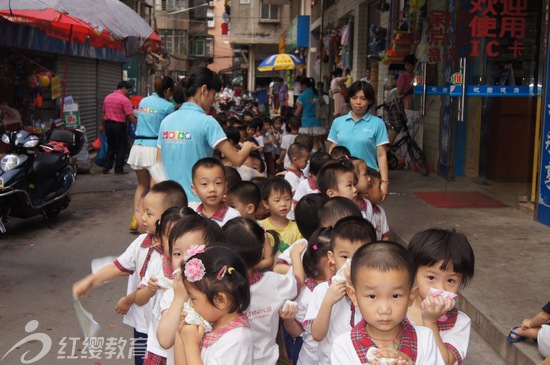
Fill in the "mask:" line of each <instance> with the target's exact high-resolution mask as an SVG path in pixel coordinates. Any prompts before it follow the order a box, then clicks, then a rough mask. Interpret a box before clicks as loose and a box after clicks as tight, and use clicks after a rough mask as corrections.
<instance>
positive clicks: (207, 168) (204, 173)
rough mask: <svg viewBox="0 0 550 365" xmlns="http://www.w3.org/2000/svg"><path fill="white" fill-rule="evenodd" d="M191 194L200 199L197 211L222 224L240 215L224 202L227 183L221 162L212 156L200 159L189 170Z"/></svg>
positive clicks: (221, 225)
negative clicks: (190, 174)
mask: <svg viewBox="0 0 550 365" xmlns="http://www.w3.org/2000/svg"><path fill="white" fill-rule="evenodd" d="M191 173H192V178H193V184H192V185H191V189H192V190H193V194H195V195H197V196H198V197H199V199H200V200H201V204H200V205H199V206H198V207H197V213H199V214H200V215H202V216H203V217H207V218H210V219H212V220H213V221H215V222H216V223H218V224H219V225H220V227H223V225H224V224H225V223H226V222H227V221H229V220H230V219H232V218H235V217H240V214H239V212H238V211H236V210H235V209H233V208H230V207H229V206H228V205H227V204H226V203H225V202H224V200H223V199H224V198H225V193H226V191H227V183H226V180H225V168H224V166H223V164H222V163H221V162H220V161H218V160H216V159H215V158H213V157H206V158H203V159H200V160H198V161H197V163H195V165H194V166H193V169H192V170H191Z"/></svg>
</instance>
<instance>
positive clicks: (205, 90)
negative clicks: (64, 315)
mask: <svg viewBox="0 0 550 365" xmlns="http://www.w3.org/2000/svg"><path fill="white" fill-rule="evenodd" d="M221 87H222V81H221V79H220V77H219V76H218V74H217V73H215V72H213V71H212V70H210V69H208V68H206V67H199V68H197V69H195V71H193V72H192V73H191V75H190V76H189V77H186V78H184V79H182V80H181V81H180V82H179V83H178V84H177V85H176V86H175V90H174V100H175V101H176V102H177V103H180V102H183V105H182V106H181V108H180V109H178V110H177V111H176V112H174V113H172V114H170V115H169V116H167V117H166V118H165V119H164V120H163V121H162V123H161V125H160V129H159V137H158V141H157V147H158V149H157V161H162V164H163V166H164V169H165V171H166V173H167V175H168V178H169V179H171V180H175V181H177V182H178V183H180V184H181V185H182V186H183V188H184V189H185V192H186V193H187V198H188V200H189V206H190V207H196V206H198V205H199V203H200V200H199V197H198V196H196V195H194V194H193V192H192V190H191V183H192V179H191V168H192V167H193V165H194V164H195V163H196V162H197V161H198V160H200V159H201V158H204V157H212V156H213V155H214V148H216V149H218V150H219V151H220V152H221V153H222V154H223V155H224V157H225V158H227V159H228V160H229V161H230V162H231V163H232V164H233V165H234V166H240V165H242V163H243V162H244V161H245V160H246V158H247V157H248V154H249V153H250V151H251V150H255V149H257V147H256V146H255V145H254V144H253V143H251V142H245V143H243V145H242V148H241V150H240V151H237V150H236V148H235V147H233V146H232V145H231V143H230V142H229V140H228V139H227V137H226V135H225V133H224V131H223V129H222V127H221V126H220V124H219V123H218V122H217V121H216V119H214V118H213V117H211V116H208V115H206V114H205V112H206V111H208V110H209V109H210V107H211V106H212V104H213V103H214V100H215V98H216V93H217V92H219V91H220V90H221Z"/></svg>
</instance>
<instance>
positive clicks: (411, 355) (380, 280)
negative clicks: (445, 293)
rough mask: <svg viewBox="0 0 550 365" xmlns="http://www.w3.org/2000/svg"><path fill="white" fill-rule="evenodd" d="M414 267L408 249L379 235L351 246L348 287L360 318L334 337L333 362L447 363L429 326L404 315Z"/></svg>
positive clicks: (338, 364)
mask: <svg viewBox="0 0 550 365" xmlns="http://www.w3.org/2000/svg"><path fill="white" fill-rule="evenodd" d="M415 271H416V270H415V264H414V261H413V258H412V255H411V254H410V253H409V252H408V251H407V249H406V248H404V247H403V246H401V245H400V244H398V243H395V242H389V241H377V242H374V243H371V244H368V245H364V246H363V247H361V248H360V249H359V250H357V251H356V252H355V254H354V255H353V259H352V261H351V272H350V278H351V284H350V285H349V286H348V288H347V292H348V295H349V296H350V298H351V300H352V302H353V304H354V306H356V307H358V308H359V311H360V312H361V316H362V317H363V319H362V320H361V321H360V322H359V323H358V324H356V325H355V326H354V327H353V328H352V329H351V330H349V331H347V332H345V333H343V334H341V335H340V336H338V337H337V338H336V340H335V341H334V345H333V347H332V353H331V360H332V361H331V364H332V365H360V364H365V363H371V364H372V363H390V361H391V363H399V364H410V365H414V364H430V365H444V364H445V362H444V361H443V358H442V357H441V353H440V352H439V350H438V348H437V344H436V342H435V338H434V334H433V332H432V331H431V330H430V329H429V328H426V327H421V326H418V327H417V326H414V325H412V324H411V323H410V322H409V320H408V319H407V318H406V317H407V309H408V307H409V306H410V305H411V304H412V302H413V300H414V298H415V297H416V296H417V293H418V288H416V287H415V288H414V289H413V284H414V276H415Z"/></svg>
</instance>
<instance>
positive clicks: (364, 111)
mask: <svg viewBox="0 0 550 365" xmlns="http://www.w3.org/2000/svg"><path fill="white" fill-rule="evenodd" d="M349 97H350V106H351V111H350V112H349V113H348V114H346V115H342V116H341V117H339V118H337V119H335V120H334V122H333V123H332V127H331V128H330V132H329V134H328V141H329V142H330V147H329V153H330V151H332V149H333V148H334V147H336V146H344V147H347V148H348V149H349V150H350V152H351V154H352V156H355V157H359V158H360V159H362V160H363V161H365V162H366V163H367V166H368V167H372V168H374V169H376V170H379V171H380V175H382V192H383V193H384V196H386V195H387V194H388V191H389V190H388V184H389V179H388V160H387V158H386V144H388V142H389V140H388V133H387V132H386V125H385V124H384V121H383V120H382V119H380V118H378V117H377V116H374V115H372V114H370V113H369V110H370V109H371V108H372V107H373V106H374V107H376V96H375V93H374V89H373V87H372V86H371V84H369V83H368V82H365V81H356V82H354V83H353V84H352V85H351V87H350V88H349Z"/></svg>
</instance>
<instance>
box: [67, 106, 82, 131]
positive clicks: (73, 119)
mask: <svg viewBox="0 0 550 365" xmlns="http://www.w3.org/2000/svg"><path fill="white" fill-rule="evenodd" d="M63 120H64V121H65V127H69V128H80V112H79V111H78V104H67V105H65V107H64V108H63Z"/></svg>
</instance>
